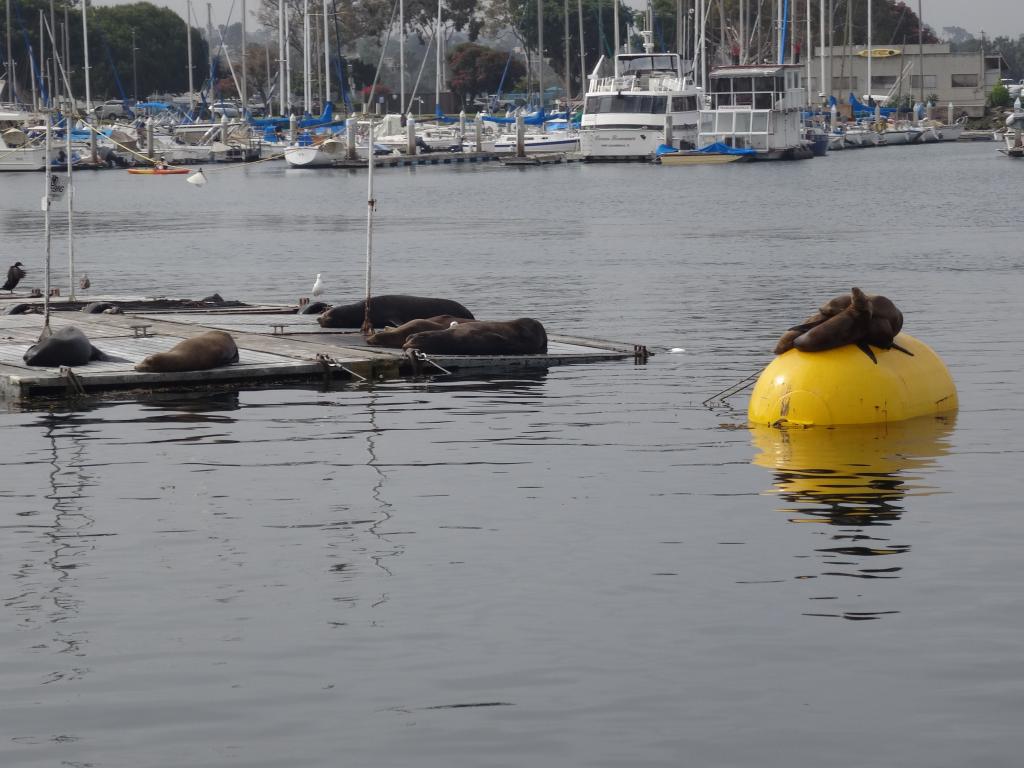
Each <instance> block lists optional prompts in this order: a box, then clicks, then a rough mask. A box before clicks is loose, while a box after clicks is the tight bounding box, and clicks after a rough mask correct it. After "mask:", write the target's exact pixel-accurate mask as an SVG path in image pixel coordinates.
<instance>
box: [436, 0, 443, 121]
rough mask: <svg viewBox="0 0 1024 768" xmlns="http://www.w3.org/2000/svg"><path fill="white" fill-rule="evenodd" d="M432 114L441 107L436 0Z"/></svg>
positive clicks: (439, 39)
mask: <svg viewBox="0 0 1024 768" xmlns="http://www.w3.org/2000/svg"><path fill="white" fill-rule="evenodd" d="M434 38H435V40H434V48H435V49H436V50H435V51H434V112H437V110H438V108H439V107H440V106H441V0H437V26H436V27H435V28H434Z"/></svg>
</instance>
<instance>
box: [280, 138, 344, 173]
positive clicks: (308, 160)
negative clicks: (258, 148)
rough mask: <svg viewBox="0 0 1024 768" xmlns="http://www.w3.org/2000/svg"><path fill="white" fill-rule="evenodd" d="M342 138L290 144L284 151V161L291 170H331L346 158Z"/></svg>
mask: <svg viewBox="0 0 1024 768" xmlns="http://www.w3.org/2000/svg"><path fill="white" fill-rule="evenodd" d="M346 144H347V142H346V141H345V139H344V138H339V137H334V136H332V137H329V138H326V139H324V140H323V141H321V142H310V143H308V144H303V143H299V144H292V145H291V146H288V147H286V148H285V150H284V159H285V162H286V163H288V165H290V166H291V167H292V168H331V167H333V166H335V165H337V164H338V163H339V162H341V161H342V160H344V159H345V157H346V154H347V153H346Z"/></svg>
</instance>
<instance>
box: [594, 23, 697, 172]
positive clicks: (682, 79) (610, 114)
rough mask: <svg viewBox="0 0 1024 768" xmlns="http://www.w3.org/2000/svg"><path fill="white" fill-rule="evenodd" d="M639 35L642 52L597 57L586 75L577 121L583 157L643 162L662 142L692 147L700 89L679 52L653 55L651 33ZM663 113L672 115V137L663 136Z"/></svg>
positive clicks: (686, 147) (695, 139) (695, 137)
mask: <svg viewBox="0 0 1024 768" xmlns="http://www.w3.org/2000/svg"><path fill="white" fill-rule="evenodd" d="M641 34H642V35H643V36H644V51H645V52H644V53H620V54H618V55H616V56H615V57H614V59H612V60H608V59H607V58H605V57H604V56H602V57H601V59H600V60H599V61H598V62H597V66H596V67H594V71H593V72H592V73H591V74H590V76H589V78H588V79H589V84H588V86H587V93H586V96H585V98H584V102H583V115H582V117H581V119H580V153H581V154H582V155H583V158H584V159H586V160H648V159H650V158H651V157H653V156H654V152H655V150H657V148H658V147H659V146H660V145H661V144H671V145H672V146H673V147H675V148H677V149H691V148H693V147H694V146H696V142H697V111H698V109H700V108H701V107H702V106H703V103H704V93H703V91H702V90H701V89H700V88H698V87H697V86H696V84H694V82H693V79H692V77H690V76H689V74H688V73H689V70H690V67H689V66H686V67H684V64H683V61H682V59H681V58H680V57H679V55H678V54H676V53H653V50H654V45H653V43H652V42H651V33H650V32H642V33H641ZM666 117H671V118H672V135H671V137H666V135H665V128H666ZM666 139H669V140H668V141H666Z"/></svg>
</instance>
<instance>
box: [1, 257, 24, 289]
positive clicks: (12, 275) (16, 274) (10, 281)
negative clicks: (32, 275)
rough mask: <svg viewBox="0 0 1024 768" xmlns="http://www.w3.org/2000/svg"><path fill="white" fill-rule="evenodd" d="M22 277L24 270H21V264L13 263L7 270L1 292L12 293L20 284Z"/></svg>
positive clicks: (18, 262)
mask: <svg viewBox="0 0 1024 768" xmlns="http://www.w3.org/2000/svg"><path fill="white" fill-rule="evenodd" d="M24 276H25V270H24V269H22V268H21V262H20V261H16V262H14V264H13V265H11V268H10V269H8V270H7V282H6V283H4V286H3V290H5V291H10V292H11V293H14V287H15V286H16V285H17V284H18V283H19V282H21V278H23V277H24Z"/></svg>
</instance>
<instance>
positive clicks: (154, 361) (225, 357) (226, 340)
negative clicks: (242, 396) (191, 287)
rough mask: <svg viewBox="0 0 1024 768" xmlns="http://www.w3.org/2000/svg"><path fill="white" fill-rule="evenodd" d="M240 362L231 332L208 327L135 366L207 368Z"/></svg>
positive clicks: (148, 369)
mask: <svg viewBox="0 0 1024 768" xmlns="http://www.w3.org/2000/svg"><path fill="white" fill-rule="evenodd" d="M237 362H238V347H237V346H236V345H235V340H234V339H233V338H232V337H231V334H230V333H225V332H224V331H206V332H205V333H200V334H199V335H198V336H193V337H192V338H190V339H185V340H184V341H179V342H178V343H177V344H175V345H174V346H173V347H171V348H170V349H169V350H168V351H167V352H157V353H156V354H154V355H150V356H149V357H147V358H146V359H145V360H143V361H142V362H141V363H138V364H137V365H136V366H135V370H136V371H142V372H144V373H170V372H177V371H205V370H208V369H210V368H219V367H220V366H222V365H231V364H232V363H237Z"/></svg>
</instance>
